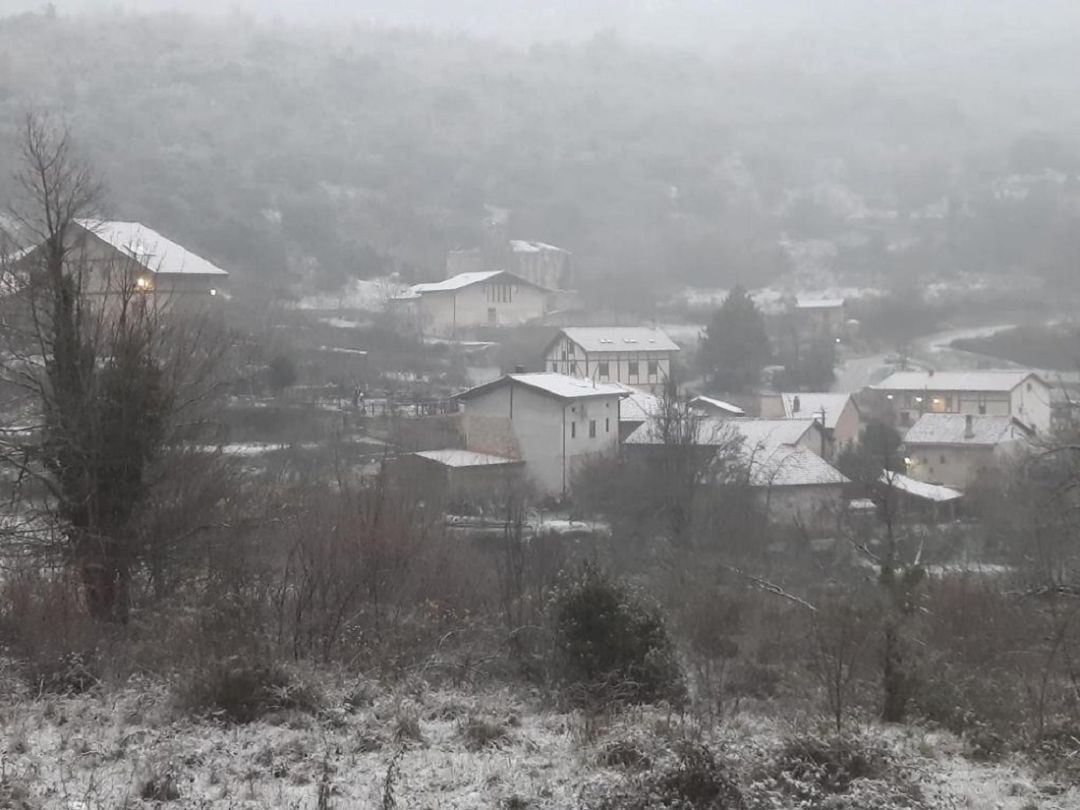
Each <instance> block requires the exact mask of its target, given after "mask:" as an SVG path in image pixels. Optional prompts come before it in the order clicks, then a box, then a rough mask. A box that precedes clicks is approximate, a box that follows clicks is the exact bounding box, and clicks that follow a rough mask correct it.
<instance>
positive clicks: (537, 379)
mask: <svg viewBox="0 0 1080 810" xmlns="http://www.w3.org/2000/svg"><path fill="white" fill-rule="evenodd" d="M511 383H516V384H518V385H524V386H526V387H528V388H532V389H533V390H535V391H540V392H541V393H544V394H548V395H550V396H553V397H557V398H558V399H586V398H590V397H625V396H627V395H628V394H627V390H626V389H625V388H624V387H623V386H621V385H618V384H615V383H594V382H592V381H591V380H583V379H582V378H581V377H571V376H569V375H567V374H556V373H555V372H548V371H542V372H535V373H531V374H507V375H506V376H504V377H500V378H499V379H497V380H493V381H492V382H489V383H485V384H484V385H478V386H477V387H475V388H470V389H469V390H468V391H463V392H462V393H460V394H458V395H457V396H458V398H459V399H465V400H468V399H472V398H474V397H477V396H480V395H482V394H486V393H487V392H488V391H491V390H494V389H495V388H498V387H501V386H503V385H509V384H511Z"/></svg>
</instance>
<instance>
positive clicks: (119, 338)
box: [0, 114, 226, 621]
mask: <svg viewBox="0 0 1080 810" xmlns="http://www.w3.org/2000/svg"><path fill="white" fill-rule="evenodd" d="M16 181H17V188H18V189H19V191H20V197H21V199H20V201H19V204H18V205H17V207H16V208H15V209H14V218H15V219H16V221H17V222H18V223H19V224H20V225H21V227H22V229H23V231H24V233H25V234H26V235H27V236H28V237H29V241H30V244H31V245H32V247H30V248H29V249H27V250H25V251H23V252H22V253H20V254H16V255H15V256H13V257H8V258H7V259H5V260H4V262H3V267H2V268H0V270H2V273H0V287H2V289H3V291H4V293H5V296H4V299H3V309H4V313H3V314H4V317H3V320H2V321H0V328H2V334H0V337H2V340H3V355H2V358H0V380H2V381H3V383H4V385H5V390H6V391H7V393H8V394H9V395H10V396H11V397H12V400H13V401H12V403H11V404H14V405H16V406H17V407H16V409H15V412H17V413H19V414H20V415H22V416H24V417H25V418H26V419H27V420H29V421H30V425H28V426H27V425H24V426H23V429H22V431H20V432H19V433H18V434H15V435H14V436H11V435H9V437H8V440H7V441H5V442H4V443H3V444H2V446H0V459H2V460H3V461H5V462H6V463H7V464H8V465H9V466H10V467H12V468H13V469H15V470H16V471H17V472H18V476H19V481H20V483H23V484H27V485H28V486H25V487H22V488H21V489H20V494H21V496H23V497H22V504H21V506H22V508H23V509H24V510H33V511H36V512H38V513H40V514H42V515H46V516H48V517H49V518H50V520H51V522H52V523H53V525H55V526H57V528H58V531H57V536H58V537H59V539H60V540H61V543H60V548H59V549H53V550H58V551H60V552H62V554H63V558H64V560H65V561H66V563H67V564H68V565H70V566H71V567H73V568H74V570H76V571H77V572H78V578H79V581H80V582H81V584H82V588H83V593H84V596H85V599H86V604H87V608H88V610H89V611H90V613H91V615H93V616H94V617H96V618H100V619H110V620H121V621H122V620H124V619H125V618H126V616H127V611H128V604H129V599H130V582H131V577H132V574H133V572H134V570H135V569H136V567H137V566H138V565H139V564H140V563H141V562H142V561H144V560H145V558H146V557H147V556H148V555H147V553H146V537H145V536H143V535H142V533H141V532H140V530H139V527H140V518H141V517H142V516H143V509H144V507H145V506H146V505H147V503H148V500H149V498H150V494H151V492H152V491H153V490H154V488H155V487H156V486H157V485H159V484H160V483H161V482H162V481H164V480H167V479H168V478H169V477H170V470H169V464H168V463H167V462H166V459H167V457H168V456H169V455H170V451H172V450H174V449H176V448H179V447H182V446H183V439H188V440H191V439H194V438H195V431H194V429H193V428H194V426H195V425H196V423H197V422H198V419H197V416H196V406H198V405H199V404H200V403H202V402H204V401H205V399H206V397H207V394H208V392H210V391H212V390H213V388H214V381H215V376H214V372H215V369H216V368H217V367H218V365H219V363H220V361H221V359H222V356H223V353H224V350H225V347H226V344H225V341H224V340H222V339H221V337H222V336H221V333H220V332H219V331H218V330H216V329H215V328H214V327H213V326H212V325H211V324H209V323H208V322H205V321H200V320H199V319H197V318H186V317H180V316H179V315H175V314H174V313H173V312H172V311H171V307H170V306H169V301H168V300H167V299H166V298H164V297H162V296H159V295H157V294H154V293H150V292H147V291H145V290H143V289H141V288H140V287H139V285H138V284H137V281H136V276H135V274H134V273H133V272H132V271H133V269H134V266H133V264H132V260H131V259H127V258H126V257H118V258H112V259H102V258H101V257H100V256H99V255H98V254H96V253H95V252H94V251H92V250H90V249H88V236H87V234H88V229H90V228H92V225H90V224H89V223H88V222H87V221H88V220H89V221H93V220H94V219H96V218H97V215H98V206H99V203H100V199H101V187H100V185H99V184H98V183H97V181H96V180H95V179H94V177H93V175H92V173H91V172H90V170H89V169H88V168H87V167H86V166H85V165H84V164H83V163H82V162H81V161H80V160H79V159H78V157H77V156H76V154H75V151H74V149H73V146H72V143H71V140H70V138H69V135H68V132H67V130H66V129H64V128H62V127H59V126H57V125H56V124H55V123H54V122H53V121H52V120H51V119H49V118H47V117H45V116H42V115H37V114H30V115H28V116H27V118H26V121H25V125H24V130H23V136H22V154H21V169H20V170H19V172H18V173H17V176H16ZM188 443H189V444H190V441H189V442H188ZM30 485H32V486H30ZM34 550H35V551H41V550H43V549H41V548H35V549H34Z"/></svg>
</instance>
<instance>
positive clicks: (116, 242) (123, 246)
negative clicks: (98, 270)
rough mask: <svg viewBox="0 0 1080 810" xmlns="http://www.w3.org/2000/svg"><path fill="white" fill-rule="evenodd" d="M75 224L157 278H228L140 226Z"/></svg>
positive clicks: (105, 222)
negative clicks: (189, 276) (168, 276)
mask: <svg viewBox="0 0 1080 810" xmlns="http://www.w3.org/2000/svg"><path fill="white" fill-rule="evenodd" d="M76 224H77V225H79V226H80V227H81V228H84V229H85V230H87V231H89V232H90V233H92V234H94V236H96V237H97V238H98V239H100V240H102V241H103V242H105V243H106V244H107V245H109V246H110V247H113V248H115V249H116V250H118V251H120V252H121V253H123V254H125V255H127V256H130V257H131V258H132V259H134V260H135V261H137V262H138V263H139V264H141V265H142V266H143V267H145V268H146V269H147V270H149V271H150V272H152V273H156V274H158V275H174V274H176V275H179V274H182V275H199V276H227V275H229V274H228V272H227V271H225V270H222V269H221V268H220V267H218V266H217V265H215V264H211V263H210V262H208V261H207V260H206V259H204V258H202V257H201V256H197V255H196V254H194V253H192V252H191V251H189V250H186V249H184V248H183V247H181V246H180V245H178V244H176V242H173V241H172V240H171V239H167V238H166V237H164V236H162V235H161V234H160V233H158V232H157V231H155V230H154V229H153V228H148V227H146V226H145V225H143V224H142V223H139V222H117V221H111V220H90V219H80V220H76Z"/></svg>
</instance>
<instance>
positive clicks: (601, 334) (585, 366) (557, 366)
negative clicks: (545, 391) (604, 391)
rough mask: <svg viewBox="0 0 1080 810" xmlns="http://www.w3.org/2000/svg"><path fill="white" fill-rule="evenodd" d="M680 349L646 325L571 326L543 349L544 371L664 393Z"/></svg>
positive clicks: (564, 329) (562, 330)
mask: <svg viewBox="0 0 1080 810" xmlns="http://www.w3.org/2000/svg"><path fill="white" fill-rule="evenodd" d="M678 353H679V346H678V344H676V343H675V341H673V340H672V339H671V338H669V337H668V336H667V335H665V334H664V333H663V332H662V331H660V330H659V329H652V328H650V327H645V326H568V327H565V328H563V329H561V330H559V333H558V334H557V335H556V336H555V337H554V339H552V341H551V342H550V343H549V344H548V345H547V346H546V347H545V349H544V368H545V369H546V370H547V371H552V372H557V373H559V374H568V375H570V376H571V377H581V378H583V379H587V380H594V381H596V382H620V383H626V384H627V385H632V386H634V387H635V388H641V389H643V390H646V391H649V392H651V393H654V394H658V393H660V392H662V391H663V389H664V386H665V384H666V383H667V381H668V380H669V379H670V378H671V368H672V365H673V363H674V362H675V356H676V355H677V354H678Z"/></svg>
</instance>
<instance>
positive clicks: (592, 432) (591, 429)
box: [589, 419, 596, 439]
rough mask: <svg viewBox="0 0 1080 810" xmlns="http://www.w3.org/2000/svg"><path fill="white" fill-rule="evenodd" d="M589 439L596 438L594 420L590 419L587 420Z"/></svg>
mask: <svg viewBox="0 0 1080 810" xmlns="http://www.w3.org/2000/svg"><path fill="white" fill-rule="evenodd" d="M589 438H590V439H595V438H596V420H595V419H590V420H589Z"/></svg>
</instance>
